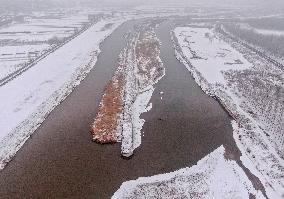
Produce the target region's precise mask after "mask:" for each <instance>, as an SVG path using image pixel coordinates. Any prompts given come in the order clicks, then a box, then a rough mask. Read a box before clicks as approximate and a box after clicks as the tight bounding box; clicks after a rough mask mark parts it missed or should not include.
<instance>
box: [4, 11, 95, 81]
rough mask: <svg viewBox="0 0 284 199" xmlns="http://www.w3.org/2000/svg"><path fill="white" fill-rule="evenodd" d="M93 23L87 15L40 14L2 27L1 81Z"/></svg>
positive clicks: (72, 13)
mask: <svg viewBox="0 0 284 199" xmlns="http://www.w3.org/2000/svg"><path fill="white" fill-rule="evenodd" d="M88 23H90V21H89V19H88V13H86V12H71V13H69V12H67V11H65V12H63V11H61V12H54V13H49V12H46V13H45V12H39V13H32V14H31V15H29V16H22V20H19V21H14V22H12V23H10V24H8V25H5V26H1V27H0V79H3V78H4V77H6V76H7V75H9V74H11V73H13V72H14V71H15V70H17V69H19V68H21V67H23V65H24V64H27V63H31V62H32V61H33V60H34V59H36V58H37V57H39V56H40V55H42V54H44V53H46V52H47V51H49V50H51V49H52V48H53V47H54V46H55V45H58V44H60V42H63V41H64V40H66V39H67V38H69V37H71V36H72V35H74V34H75V33H76V32H78V31H79V30H81V29H82V28H83V27H84V26H85V25H86V24H88Z"/></svg>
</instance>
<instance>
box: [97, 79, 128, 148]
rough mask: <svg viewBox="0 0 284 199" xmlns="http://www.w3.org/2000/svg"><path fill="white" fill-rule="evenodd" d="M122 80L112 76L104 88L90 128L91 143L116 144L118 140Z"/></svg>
mask: <svg viewBox="0 0 284 199" xmlns="http://www.w3.org/2000/svg"><path fill="white" fill-rule="evenodd" d="M122 82H123V78H122V76H121V75H118V76H116V75H115V76H114V77H113V79H112V80H111V81H110V82H109V83H108V85H107V86H106V88H105V92H104V95H103V98H102V100H101V103H100V106H99V109H98V113H97V116H96V118H95V121H94V123H93V125H92V127H91V132H92V135H93V141H95V142H98V143H100V144H108V143H116V142H118V140H119V136H118V133H117V128H118V126H119V120H120V117H121V114H122V106H123V100H122V89H123V85H122Z"/></svg>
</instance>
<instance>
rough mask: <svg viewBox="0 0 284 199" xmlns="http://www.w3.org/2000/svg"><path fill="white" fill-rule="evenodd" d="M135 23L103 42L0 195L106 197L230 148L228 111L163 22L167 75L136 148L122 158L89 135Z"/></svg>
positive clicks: (3, 177)
mask: <svg viewBox="0 0 284 199" xmlns="http://www.w3.org/2000/svg"><path fill="white" fill-rule="evenodd" d="M132 25H133V22H130V23H127V24H125V25H123V26H122V27H120V28H119V29H118V30H117V31H115V32H114V34H112V36H111V37H109V38H108V39H107V40H106V41H105V42H104V44H103V45H102V53H101V55H100V57H99V60H98V63H97V64H96V67H95V69H94V70H92V71H91V73H90V74H89V75H88V76H87V78H86V79H85V80H84V81H83V82H82V83H81V84H80V85H79V86H78V87H77V88H76V89H75V91H74V92H73V93H72V94H71V95H70V96H69V97H68V98H67V99H66V100H65V101H64V102H63V103H62V104H61V105H59V106H58V107H57V108H56V109H55V110H54V111H53V112H52V113H51V114H50V116H49V117H48V118H47V120H46V121H45V122H44V124H43V125H42V126H41V127H40V128H39V129H38V130H37V131H36V132H35V134H34V136H33V137H32V139H29V140H28V141H27V143H26V144H25V145H24V147H23V148H22V149H21V150H20V151H19V152H18V153H17V155H16V157H15V158H14V159H13V160H12V162H11V163H10V164H9V165H8V166H7V167H6V168H5V169H4V170H3V171H1V172H0V198H99V199H103V198H110V197H111V196H112V194H113V193H114V192H115V191H116V190H117V189H118V188H119V186H120V185H121V183H122V182H123V181H126V180H131V179H136V178H137V177H139V176H150V175H154V174H159V173H164V172H168V171H173V170H176V169H179V168H182V167H185V166H191V165H193V164H195V163H196V162H197V161H198V160H199V159H201V158H202V157H204V156H205V155H207V154H208V153H209V152H211V151H213V150H214V149H216V148H217V147H219V146H220V145H222V144H225V145H231V146H232V148H233V149H234V146H235V145H234V142H233V138H232V129H231V125H230V118H229V116H228V115H227V113H226V112H225V111H224V110H223V109H222V108H221V106H220V105H219V104H218V103H217V102H216V101H214V100H213V99H211V98H209V97H208V96H207V95H206V94H204V93H203V92H202V91H201V89H200V88H199V87H198V86H197V84H196V83H195V82H194V80H193V79H192V78H191V76H190V74H189V72H188V71H187V70H186V68H185V67H184V66H183V65H182V64H180V63H179V62H178V61H177V60H176V59H175V57H174V49H173V47H172V43H171V41H170V34H169V30H170V28H171V27H170V24H168V23H165V24H163V25H162V26H161V27H160V28H159V30H158V32H157V34H158V37H159V39H160V40H161V42H162V48H161V58H162V61H163V62H164V66H165V68H166V76H165V77H164V78H163V79H162V80H161V81H160V82H159V83H158V84H157V88H156V91H155V93H154V95H153V98H152V100H151V102H152V103H153V109H152V110H151V111H150V112H149V113H146V114H144V115H143V117H144V118H145V119H146V123H145V125H144V129H143V130H144V131H145V134H144V137H143V138H142V145H141V147H140V148H138V149H137V150H136V152H135V154H134V157H133V158H132V159H130V160H125V159H122V158H121V157H120V145H119V144H116V145H103V146H102V145H98V144H95V143H93V142H92V141H91V140H92V136H91V134H90V133H89V130H90V124H91V123H92V122H93V119H94V117H95V115H96V110H97V107H98V105H99V102H100V99H101V95H102V93H103V89H104V87H105V86H106V84H107V82H108V81H109V80H110V79H111V77H112V75H113V73H114V70H115V65H116V59H117V57H118V54H119V52H120V51H121V50H122V48H123V47H124V44H125V40H124V39H123V35H124V33H125V32H127V31H128V30H129V29H130V28H132ZM160 91H163V92H164V94H163V95H162V96H163V100H161V98H160V97H161V95H160Z"/></svg>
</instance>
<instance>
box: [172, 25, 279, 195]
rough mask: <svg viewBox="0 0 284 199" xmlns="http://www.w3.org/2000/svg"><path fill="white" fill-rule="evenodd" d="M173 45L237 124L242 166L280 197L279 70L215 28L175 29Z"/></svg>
mask: <svg viewBox="0 0 284 199" xmlns="http://www.w3.org/2000/svg"><path fill="white" fill-rule="evenodd" d="M173 40H174V42H175V44H176V45H175V47H176V56H177V58H178V59H179V60H180V61H181V62H182V63H184V64H185V66H186V67H187V68H188V70H189V71H190V72H191V73H192V75H193V76H194V78H195V80H196V82H197V83H198V84H199V85H200V86H201V88H202V89H203V90H204V91H205V92H206V93H207V94H209V95H211V96H213V97H215V98H217V99H218V100H219V101H220V102H221V103H222V104H223V106H224V107H225V108H226V109H227V110H228V112H229V113H230V114H231V115H232V117H234V119H235V120H236V123H233V124H234V125H233V127H234V138H235V140H236V142H237V144H238V147H239V148H240V150H241V152H242V154H243V156H244V157H245V160H246V161H245V163H246V166H247V165H250V166H248V168H249V169H250V170H251V171H257V174H256V173H254V174H255V175H257V177H258V178H259V179H260V180H261V182H262V184H263V185H264V187H265V189H266V193H267V195H268V196H269V197H270V198H281V197H283V196H284V176H283V171H284V161H283V159H282V158H281V157H280V156H281V154H282V153H283V141H284V136H283V126H284V125H283V124H284V123H283V122H284V119H283V103H282V101H281V100H283V96H281V93H282V92H281V90H283V71H282V70H281V69H279V68H277V67H276V66H273V64H271V63H267V62H266V61H264V60H263V59H262V58H261V57H256V56H257V55H255V53H250V52H249V51H248V50H246V49H244V47H241V46H237V44H234V45H231V43H230V42H228V41H227V40H226V41H225V40H222V37H221V36H220V35H219V34H217V33H216V32H215V31H214V30H213V29H209V28H196V27H178V28H176V29H175V30H174V35H173ZM281 74H282V75H281ZM281 88H282V89H281ZM267 89H268V90H267ZM274 91H275V92H274ZM270 92H272V93H271V94H268V93H270ZM273 93H274V94H273ZM262 94H263V95H267V98H263V97H262ZM271 96H272V97H271ZM281 104H282V105H281ZM271 110H273V111H272V112H271ZM271 126H273V128H271ZM281 129H282V130H281ZM251 165H253V166H251Z"/></svg>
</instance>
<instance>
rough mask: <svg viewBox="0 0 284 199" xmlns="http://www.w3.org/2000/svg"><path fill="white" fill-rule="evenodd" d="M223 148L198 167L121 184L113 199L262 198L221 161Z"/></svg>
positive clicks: (242, 176) (240, 172) (235, 169)
mask: <svg viewBox="0 0 284 199" xmlns="http://www.w3.org/2000/svg"><path fill="white" fill-rule="evenodd" d="M224 153H225V149H224V147H223V146H221V147H219V148H218V149H216V150H215V151H214V152H212V153H211V154H209V155H207V156H206V157H205V158H203V159H202V160H200V161H199V162H198V163H197V165H195V166H192V167H190V168H184V169H181V170H178V171H175V172H172V173H166V174H160V175H156V176H152V177H141V178H138V179H137V180H132V181H128V182H124V183H123V184H122V185H121V187H120V188H119V189H118V190H117V191H116V192H115V193H114V195H113V197H112V199H121V198H124V199H127V198H147V199H149V198H208V199H211V198H235V199H237V198H238V199H239V198H245V199H247V198H249V195H250V194H253V195H255V196H256V198H264V196H263V195H262V193H261V192H260V191H257V190H255V189H254V187H253V185H252V183H251V182H250V181H249V179H248V178H247V176H246V174H245V173H244V171H243V170H242V169H241V168H240V167H239V166H238V165H237V163H236V162H235V161H232V160H226V159H225V158H224Z"/></svg>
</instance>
